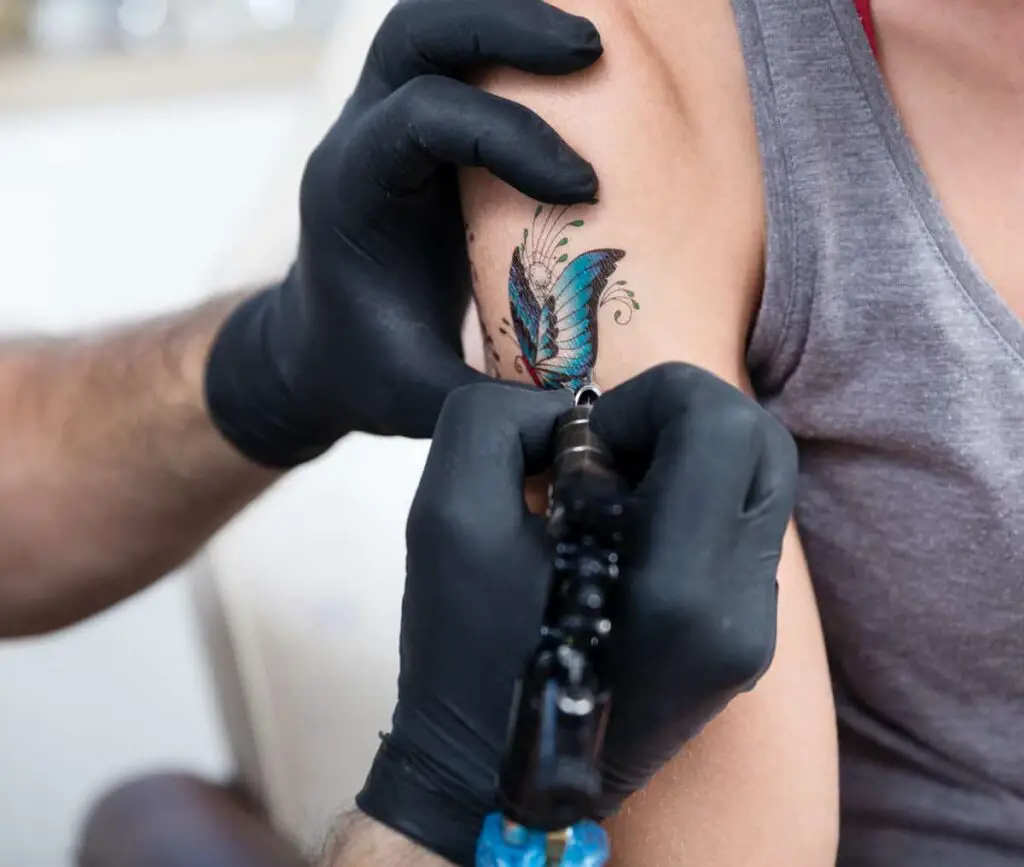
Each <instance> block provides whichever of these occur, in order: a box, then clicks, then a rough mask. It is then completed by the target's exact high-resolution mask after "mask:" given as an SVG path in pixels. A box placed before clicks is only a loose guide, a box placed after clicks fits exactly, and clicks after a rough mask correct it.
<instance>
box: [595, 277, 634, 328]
mask: <svg viewBox="0 0 1024 867" xmlns="http://www.w3.org/2000/svg"><path fill="white" fill-rule="evenodd" d="M605 304H616V305H618V307H619V309H618V310H616V311H615V314H614V315H613V316H612V319H613V320H615V324H616V325H629V323H630V322H632V321H633V314H634V313H635V312H636V311H637V310H639V309H640V305H639V304H637V303H636V301H634V300H633V292H632V291H631V290H629V289H627V288H626V281H625V280H619V281H618V282H616V283H612V284H611V285H610V286H608V288H607V289H605V290H604V292H603V293H602V294H601V300H600V302H598V306H599V307H604V305H605Z"/></svg>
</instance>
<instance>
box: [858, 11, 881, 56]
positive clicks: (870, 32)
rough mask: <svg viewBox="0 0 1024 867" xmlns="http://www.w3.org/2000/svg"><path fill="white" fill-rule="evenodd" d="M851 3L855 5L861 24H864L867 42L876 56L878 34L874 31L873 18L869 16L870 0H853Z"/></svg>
mask: <svg viewBox="0 0 1024 867" xmlns="http://www.w3.org/2000/svg"><path fill="white" fill-rule="evenodd" d="M853 5H854V6H856V7H857V14H858V15H859V16H860V21H861V24H863V25H864V33H865V35H866V36H867V37H868V44H869V45H870V46H871V50H872V51H873V52H874V53H875V57H878V35H877V34H876V33H875V19H874V18H873V17H872V16H871V0H853Z"/></svg>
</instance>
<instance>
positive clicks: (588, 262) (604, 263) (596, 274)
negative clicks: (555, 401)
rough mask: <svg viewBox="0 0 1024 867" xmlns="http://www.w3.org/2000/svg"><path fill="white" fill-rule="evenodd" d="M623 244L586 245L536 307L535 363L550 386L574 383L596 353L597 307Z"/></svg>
mask: <svg viewBox="0 0 1024 867" xmlns="http://www.w3.org/2000/svg"><path fill="white" fill-rule="evenodd" d="M625 255H626V254H625V252H624V251H622V250H588V251H587V252H586V253H581V254H580V255H579V256H577V257H576V258H575V259H573V260H572V261H571V262H570V263H569V264H568V265H566V266H565V269H564V270H563V271H562V272H561V273H560V274H559V275H558V279H557V280H556V281H555V285H554V287H553V289H552V290H551V295H550V296H549V298H548V299H547V303H546V304H545V305H544V307H543V309H542V310H541V311H540V320H539V331H538V332H537V334H538V339H537V344H538V354H537V362H536V365H535V366H536V368H537V371H538V372H539V373H540V374H541V375H542V377H543V378H544V381H545V385H547V386H548V387H554V386H564V387H567V388H572V389H577V388H579V387H580V386H582V385H583V384H584V383H586V382H587V380H588V379H589V378H590V371H591V369H592V368H593V366H594V361H595V359H596V358H597V328H596V324H597V308H598V307H599V306H600V303H601V296H602V294H603V293H604V290H605V289H606V288H607V287H608V280H609V278H610V277H611V275H612V274H614V273H615V269H616V267H617V266H618V263H619V261H620V260H621V259H622V258H623V256H625Z"/></svg>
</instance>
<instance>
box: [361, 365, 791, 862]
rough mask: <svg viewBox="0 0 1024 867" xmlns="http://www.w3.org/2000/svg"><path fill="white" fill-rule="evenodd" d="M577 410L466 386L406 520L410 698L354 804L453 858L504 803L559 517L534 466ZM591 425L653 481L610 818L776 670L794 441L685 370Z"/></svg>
mask: <svg viewBox="0 0 1024 867" xmlns="http://www.w3.org/2000/svg"><path fill="white" fill-rule="evenodd" d="M569 405H570V398H569V396H568V395H567V394H564V393H561V392H553V393H546V392H537V391H532V390H527V389H524V388H521V387H518V386H512V385H503V384H486V385H475V386H470V387H469V388H466V389H460V390H459V391H458V392H456V393H455V394H453V395H452V397H451V398H450V400H449V401H448V403H447V404H446V406H445V408H444V411H443V412H442V415H441V419H440V421H439V423H438V427H437V431H436V433H435V438H434V443H433V447H432V449H431V452H430V457H429V459H428V462H427V467H426V471H425V473H424V476H423V480H422V482H421V484H420V488H419V491H418V493H417V496H416V499H415V502H414V505H413V508H412V511H411V514H410V517H409V525H408V552H409V553H408V578H407V585H406V595H405V601H404V605H403V610H402V639H401V676H400V678H399V697H398V705H397V708H396V710H395V714H394V718H393V721H392V731H391V733H390V734H389V735H387V736H385V737H384V738H383V741H382V745H381V748H380V750H379V751H378V754H377V757H376V759H375V761H374V765H373V768H372V770H371V772H370V775H369V777H368V779H367V782H366V785H365V787H364V789H363V791H362V793H361V794H360V796H359V798H358V804H359V806H360V808H361V809H362V810H363V811H364V812H365V813H367V814H369V815H370V816H372V817H374V818H375V819H377V820H378V821H380V822H382V823H384V824H385V825H388V826H390V827H392V828H394V829H395V830H397V831H399V832H400V833H402V834H404V835H405V836H407V837H410V838H412V839H413V840H416V841H418V842H419V843H421V844H422V845H423V846H425V847H426V848H427V849H429V850H431V851H433V852H435V853H437V854H440V855H442V856H443V857H445V858H447V859H449V860H450V861H453V862H454V863H456V864H464V865H471V864H473V852H474V846H475V841H476V836H477V834H478V832H479V829H480V825H481V822H482V819H483V817H484V816H485V815H486V814H487V813H488V812H491V811H492V810H493V809H495V794H496V778H497V773H498V769H499V767H500V762H501V755H502V751H503V747H504V742H505V737H506V734H507V727H508V721H509V713H510V709H511V703H512V694H513V688H514V682H515V680H516V678H517V677H518V675H519V674H520V672H521V671H522V666H523V663H524V662H525V660H526V658H527V657H528V656H529V655H530V654H531V652H532V651H533V649H534V648H535V647H536V644H537V641H538V632H539V627H540V625H541V622H542V620H543V614H544V606H545V601H546V598H547V590H548V582H549V577H550V574H551V553H550V551H549V548H548V544H547V540H546V538H545V522H544V519H542V518H540V517H538V516H534V515H530V514H528V513H527V511H526V509H525V506H524V504H523V478H524V476H525V475H526V474H528V473H532V472H535V471H536V470H537V469H539V468H541V467H542V466H543V463H544V460H545V458H546V457H547V456H548V452H547V450H548V449H549V448H550V442H549V439H550V434H551V431H552V428H553V425H554V422H555V420H556V418H557V417H558V415H559V414H560V413H561V412H563V411H564V410H565V409H567V408H568V406H569ZM592 421H593V424H594V426H595V429H596V430H597V431H598V432H599V433H600V435H601V436H603V437H604V438H605V440H606V442H608V444H609V445H610V446H611V447H612V448H613V450H614V451H615V452H616V454H617V457H618V458H620V459H621V461H622V463H623V465H625V466H631V467H633V468H634V469H636V472H637V478H638V482H637V485H636V488H635V495H636V502H635V509H636V517H637V540H636V545H637V547H636V550H635V551H634V553H633V556H632V559H631V560H630V561H628V562H624V563H623V572H622V579H621V581H620V583H619V585H618V589H617V591H616V592H617V593H618V594H619V598H618V603H617V609H616V612H617V613H616V616H615V620H614V622H613V632H612V638H611V639H610V643H609V646H608V663H609V667H608V674H609V678H610V685H611V689H612V696H613V699H612V702H613V704H612V714H611V720H610V722H609V729H608V733H607V738H606V744H605V769H604V770H605V774H604V776H605V783H606V788H607V799H606V801H605V802H604V803H603V804H602V812H601V815H602V816H603V815H607V814H608V813H610V812H612V811H614V809H615V808H616V807H617V806H618V805H619V804H620V803H621V802H622V801H623V800H624V799H625V798H626V797H628V796H629V795H630V794H631V793H632V792H634V791H636V790H637V789H638V788H640V787H642V786H643V785H644V784H645V783H646V781H647V780H648V779H649V778H650V776H651V775H652V774H654V773H655V772H656V771H657V770H658V769H659V768H660V767H661V766H662V765H663V764H664V763H665V762H667V761H668V760H669V759H670V758H671V757H672V756H673V755H674V754H675V753H676V752H677V751H678V749H679V748H680V747H681V746H682V745H683V744H684V743H685V742H686V741H687V740H689V739H690V738H692V737H693V736H694V735H695V734H696V733H697V732H698V731H699V730H700V729H701V727H702V726H703V725H704V724H705V723H706V722H707V721H708V720H709V719H710V718H711V717H712V716H713V715H714V714H716V713H717V712H718V711H719V710H720V709H721V708H722V707H724V705H725V704H726V703H727V702H728V701H729V700H730V699H731V698H733V697H734V696H735V695H736V694H737V693H738V692H740V691H742V690H744V689H748V688H749V687H751V686H752V685H753V684H754V683H755V682H756V681H757V679H758V678H759V677H760V675H761V674H762V673H763V672H764V671H765V669H766V668H767V666H768V664H769V662H770V660H771V658H772V655H773V652H774V647H775V628H776V624H775V620H776V583H775V572H776V568H777V566H778V561H779V556H780V551H781V545H782V537H783V533H784V530H785V526H786V522H787V520H788V519H789V515H790V512H791V509H792V502H793V493H794V488H795V483H796V453H795V447H794V445H793V442H792V440H791V439H790V437H789V435H788V434H787V433H786V432H785V431H784V430H783V429H782V428H781V426H780V425H779V424H778V423H777V422H776V421H775V420H774V419H773V418H772V417H771V416H769V415H768V414H767V413H766V412H765V411H764V410H762V409H761V408H760V407H759V406H757V404H756V403H754V402H753V401H752V400H750V399H749V398H747V397H746V396H744V395H743V394H742V393H741V392H739V391H737V390H736V389H734V388H732V387H731V386H729V385H727V384H725V383H724V382H722V381H720V380H718V379H716V378H715V377H714V376H712V375H711V374H709V373H706V372H704V371H701V370H699V369H697V368H694V367H690V366H688V365H683V364H671V365H665V366H662V367H659V368H655V369H654V370H651V371H648V372H647V373H644V374H643V375H641V376H640V377H638V378H636V379H635V380H632V381H630V382H627V383H625V384H624V385H621V386H619V387H618V388H615V389H613V390H611V391H609V392H607V393H606V394H605V395H604V396H603V397H602V398H601V399H600V400H599V401H598V402H597V405H596V407H595V410H594V414H593V416H592ZM580 818H584V817H582V816H581V817H580Z"/></svg>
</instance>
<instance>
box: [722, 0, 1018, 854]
mask: <svg viewBox="0 0 1024 867" xmlns="http://www.w3.org/2000/svg"><path fill="white" fill-rule="evenodd" d="M733 6H734V10H735V13H736V18H737V22H738V25H739V30H740V33H741V37H742V41H743V46H744V53H745V56H746V62H747V68H748V75H749V79H750V84H751V91H752V94H753V98H754V102H755V107H756V116H757V124H758V133H759V137H760V142H761V151H762V155H763V161H764V172H765V184H766V191H767V208H768V251H767V269H766V281H765V287H764V297H763V301H762V306H761V309H760V311H759V314H758V317H757V321H756V323H755V326H754V329H753V332H752V334H751V338H750V343H749V356H748V364H749V368H750V371H751V375H752V378H753V382H754V385H755V388H756V389H757V391H758V394H759V396H760V398H761V400H762V401H763V402H764V404H765V405H766V406H767V407H768V408H769V409H770V410H771V411H773V412H774V413H776V414H777V415H778V416H779V418H781V420H782V421H783V422H784V423H785V424H786V426H787V427H788V428H789V429H790V430H791V431H792V432H793V434H794V435H795V436H796V437H797V439H798V441H799V443H800V446H801V456H802V472H801V491H800V496H799V501H798V507H797V521H798V524H799V526H800V530H801V534H802V538H803V543H804V547H805V550H806V553H807V557H808V561H809V563H810V567H811V573H812V576H813V578H814V584H815V589H816V592H817V597H818V603H819V605H820V609H821V617H822V621H823V624H824V628H825V634H826V640H827V644H828V650H829V656H830V664H831V668H832V675H833V682H834V687H835V696H836V703H837V710H838V718H839V726H840V746H841V769H842V776H841V785H842V805H843V816H842V835H841V844H840V858H839V864H840V865H842V867H855V865H856V867H861V865H863V867H965V865H969V867H997V865H998V867H1003V865H1008V864H1021V863H1024V744H1022V728H1024V360H1022V359H1024V324H1022V323H1021V321H1020V320H1018V319H1017V318H1016V316H1015V315H1014V314H1013V312H1012V311H1011V310H1010V309H1009V308H1008V307H1007V306H1006V304H1005V303H1004V302H1003V301H1002V300H1001V299H1000V297H999V296H998V295H997V293H996V292H995V290H994V288H993V287H992V286H991V285H990V284H989V283H988V282H987V281H986V280H985V278H984V277H983V276H982V274H981V273H980V272H979V269H978V268H977V267H976V266H975V265H974V264H973V263H972V261H971V259H970V257H969V255H968V254H967V252H966V251H965V249H964V247H963V245H962V244H961V242H960V241H959V240H958V238H957V236H956V234H955V233H954V232H953V230H952V228H951V226H950V225H949V223H948V222H947V220H946V218H945V216H944V215H943V212H942V209H941V207H940V205H939V203H938V202H937V200H936V197H935V195H934V193H933V191H932V189H931V188H930V187H929V183H928V180H927V179H926V177H925V176H924V174H923V172H922V170H921V168H920V166H919V164H918V162H917V159H916V156H915V153H914V150H913V148H912V146H911V144H910V142H909V141H908V139H907V138H906V136H905V134H904V132H903V130H902V128H901V126H900V123H899V120H898V118H897V115H896V112H895V109H894V107H893V105H892V103H891V101H890V99H889V97H888V95H887V92H886V88H885V83H884V80H883V78H882V76H881V74H880V72H879V70H878V67H877V66H876V64H875V60H874V57H873V55H872V53H871V50H870V47H869V45H868V43H867V39H866V37H865V35H864V31H863V28H862V27H861V24H860V21H859V19H858V17H857V13H856V11H855V9H854V6H853V2H852V0H733Z"/></svg>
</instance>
